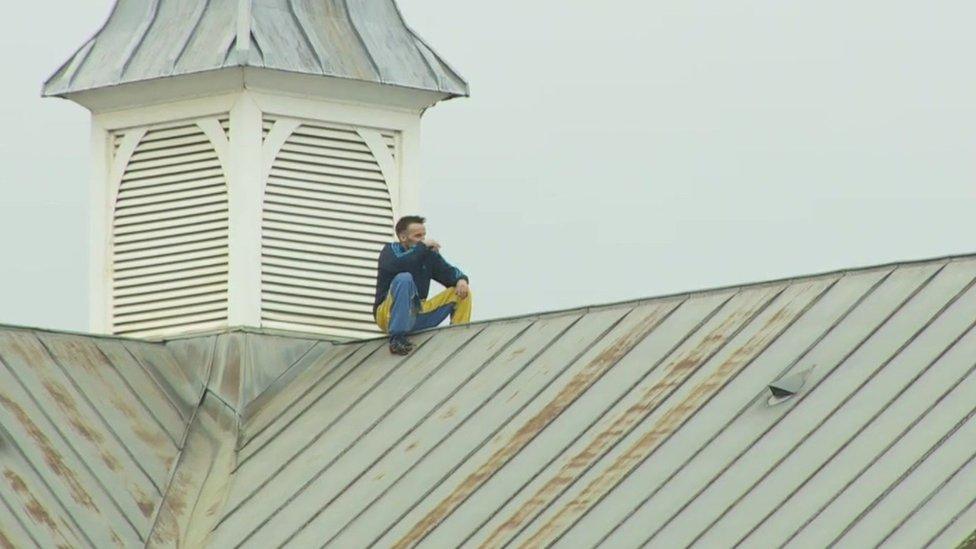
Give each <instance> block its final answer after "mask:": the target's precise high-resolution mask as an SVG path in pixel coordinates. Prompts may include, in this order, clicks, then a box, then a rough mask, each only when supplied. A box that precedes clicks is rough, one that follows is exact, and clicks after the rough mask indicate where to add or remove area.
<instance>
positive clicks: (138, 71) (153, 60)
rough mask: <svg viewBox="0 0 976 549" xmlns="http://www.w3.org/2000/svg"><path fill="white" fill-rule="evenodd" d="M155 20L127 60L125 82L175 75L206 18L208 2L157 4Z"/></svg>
mask: <svg viewBox="0 0 976 549" xmlns="http://www.w3.org/2000/svg"><path fill="white" fill-rule="evenodd" d="M158 2H159V7H158V8H157V10H156V16H155V18H154V19H153V21H152V24H151V25H149V28H148V29H147V31H146V33H145V36H144V37H143V38H142V43H141V44H140V47H138V48H137V49H136V50H135V52H134V53H133V55H132V57H131V58H130V59H129V60H128V62H127V65H126V70H125V72H124V73H123V74H122V78H123V79H124V80H129V81H132V80H145V79H147V78H158V77H160V76H165V75H168V74H170V73H171V72H172V70H173V68H174V67H175V65H176V62H177V60H178V59H179V56H180V54H181V53H182V52H183V51H184V47H186V45H187V42H188V41H189V40H190V38H191V37H192V36H193V33H194V31H196V30H197V29H196V23H197V22H198V21H200V18H201V17H203V10H204V9H205V8H206V7H207V4H208V2H207V0H158Z"/></svg>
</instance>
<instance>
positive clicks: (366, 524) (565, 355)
mask: <svg viewBox="0 0 976 549" xmlns="http://www.w3.org/2000/svg"><path fill="white" fill-rule="evenodd" d="M629 310H630V309H629V308H617V309H608V310H603V311H597V312H593V313H589V314H586V315H585V316H583V318H581V319H580V320H579V321H577V322H575V323H574V324H573V325H572V326H571V327H570V328H569V330H567V331H566V332H562V333H561V334H560V335H559V337H558V339H557V340H556V341H555V342H554V343H553V344H552V345H549V346H547V347H546V348H545V349H544V350H543V352H542V353H541V354H539V355H538V356H537V357H535V358H534V360H533V361H532V362H531V364H530V366H531V367H529V368H525V369H523V370H522V371H520V372H518V374H517V375H516V376H514V377H513V378H511V379H510V380H508V381H507V382H506V383H505V384H504V385H503V386H502V388H501V390H500V391H499V392H497V394H495V395H494V396H492V398H491V399H490V400H489V401H488V402H487V403H486V404H485V405H484V406H482V407H479V408H476V409H475V411H474V413H472V414H470V415H469V416H468V417H467V418H466V419H465V421H464V422H462V423H460V425H458V426H456V427H453V428H452V430H450V431H448V433H447V434H446V436H444V437H443V438H442V439H441V440H440V441H439V442H438V443H437V444H436V446H434V447H433V449H432V450H431V451H430V452H428V453H426V454H425V455H423V456H421V457H420V458H418V459H417V462H416V463H415V464H413V465H411V466H410V468H408V469H407V470H406V472H405V473H402V474H401V475H400V476H399V477H397V479H396V480H395V481H394V483H393V484H392V485H391V486H390V487H389V488H388V489H386V490H384V491H383V492H382V493H381V494H380V496H379V497H378V498H374V499H372V500H371V501H368V502H363V504H362V506H361V509H359V510H357V511H356V513H355V515H354V517H353V519H352V521H350V522H346V523H345V524H342V525H341V527H340V528H339V529H338V533H337V535H335V536H333V537H332V538H331V539H330V540H329V544H330V545H332V546H337V547H348V546H356V545H365V544H367V543H368V542H369V541H370V540H372V539H374V538H376V537H378V536H379V535H381V534H382V533H383V532H384V530H386V529H389V528H391V527H392V526H393V525H394V524H395V523H396V521H397V520H399V518H402V517H403V516H404V515H406V514H407V513H409V512H410V510H411V509H413V508H414V507H415V506H417V505H418V504H420V503H421V502H422V501H423V500H424V499H425V498H426V497H428V496H429V495H431V494H432V493H434V492H437V491H438V487H440V486H444V483H445V481H448V480H449V479H452V478H453V479H457V478H458V477H459V475H462V474H466V472H467V471H470V470H471V469H473V461H472V457H473V456H475V455H476V454H478V453H479V452H482V455H484V453H485V452H489V451H491V447H493V446H494V447H495V448H497V446H498V445H499V443H500V442H501V441H502V440H503V435H502V430H503V429H504V428H505V427H506V425H508V424H509V423H510V422H512V421H513V420H514V419H515V418H516V416H518V415H520V414H522V413H523V412H524V411H525V410H526V409H527V408H528V407H529V406H530V405H532V404H533V403H534V402H535V401H536V399H537V397H538V396H539V395H540V394H542V393H545V392H547V391H550V392H551V390H552V389H551V388H553V387H560V386H562V384H564V382H565V380H566V379H569V378H571V377H572V376H574V375H575V374H577V373H579V371H580V369H582V367H583V365H584V364H585V362H584V361H582V360H580V359H581V357H582V356H583V355H584V354H586V353H587V352H588V351H589V352H590V353H591V354H592V355H595V354H597V353H599V351H600V350H602V349H603V347H602V346H601V343H602V340H603V336H604V335H606V333H607V332H608V331H610V330H612V329H613V328H614V327H615V326H617V325H618V324H619V323H620V321H621V319H622V318H623V317H624V316H625V315H626V314H627V313H628V312H629ZM594 347H596V349H595V350H594ZM560 381H562V382H563V383H560ZM465 464H468V468H467V469H465ZM462 478H463V477H462ZM447 488H448V486H444V488H442V489H441V491H440V493H444V490H446V489H447Z"/></svg>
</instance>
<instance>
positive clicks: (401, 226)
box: [396, 215, 427, 236]
mask: <svg viewBox="0 0 976 549" xmlns="http://www.w3.org/2000/svg"><path fill="white" fill-rule="evenodd" d="M426 222H427V220H426V219H424V218H423V217H420V216H419V215H405V216H403V217H401V218H400V221H397V222H396V234H397V236H400V234H402V233H403V231H406V230H407V227H409V226H410V224H411V223H420V224H421V225H423V224H424V223H426Z"/></svg>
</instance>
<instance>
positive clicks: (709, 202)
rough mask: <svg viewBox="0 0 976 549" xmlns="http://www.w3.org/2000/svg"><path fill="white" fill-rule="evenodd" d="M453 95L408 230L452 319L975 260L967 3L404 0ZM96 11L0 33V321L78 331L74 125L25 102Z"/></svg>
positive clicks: (436, 128) (27, 20)
mask: <svg viewBox="0 0 976 549" xmlns="http://www.w3.org/2000/svg"><path fill="white" fill-rule="evenodd" d="M400 6H401V8H402V10H403V12H404V15H405V16H406V18H407V19H408V22H409V23H410V24H411V25H412V26H413V27H414V29H415V30H417V31H418V33H420V34H421V35H422V36H424V38H425V39H427V41H428V42H430V43H431V44H432V45H433V46H434V47H435V48H436V49H437V50H438V52H440V53H441V54H442V55H443V56H444V57H445V58H446V59H448V60H449V61H450V62H451V63H452V64H453V65H454V66H455V68H457V69H458V70H459V71H460V72H461V74H462V75H463V76H464V77H466V78H467V80H468V82H469V83H470V85H471V90H472V94H471V97H470V98H468V99H458V100H453V101H449V102H447V103H444V104H441V105H439V106H437V107H435V108H434V109H432V110H430V111H428V113H427V114H426V115H425V119H424V142H423V143H424V145H423V170H424V186H423V189H422V200H423V204H424V211H423V212H422V213H423V214H425V215H427V216H428V218H429V223H428V232H429V233H430V235H431V236H432V237H434V238H437V239H439V240H440V241H441V242H442V244H443V245H444V250H443V251H444V254H445V256H446V257H447V258H448V259H449V260H451V261H452V262H454V263H455V264H457V265H459V266H460V267H461V268H462V269H464V270H465V271H466V272H468V273H469V274H470V276H471V280H472V288H473V290H474V291H475V292H476V294H477V301H476V305H475V318H476V319H484V318H493V317H499V316H509V315H516V314H524V313H531V312H538V311H543V310H551V309H558V308H565V307H571V306H578V305H588V304H597V303H604V302H609V301H617V300H623V299H632V298H641V297H650V296H654V295H660V294H665V293H673V292H679V291H685V290H693V289H701V288H707V287H713V286H723V285H729V284H738V283H744V282H750V281H758V280H764V279H770V278H778V277H785V276H794V275H802V274H808V273H813V272H819V271H824V270H831V269H839V268H847V267H855V266H863V265H870V264H876V263H883V262H889V261H898V260H906V259H919V258H927V257H934V256H940V255H946V254H959V253H969V252H973V251H976V154H974V153H976V71H974V70H973V69H972V53H973V52H974V51H976V33H973V32H972V22H973V21H974V20H976V4H973V3H972V2H965V1H962V0H959V1H953V0H947V1H940V2H922V1H921V0H916V1H912V2H905V1H899V0H885V1H881V0H868V1H853V2H852V1H850V0H845V1H839V0H817V1H812V0H803V1H795V2H783V1H781V0H713V1H708V2H704V1H696V0H686V1H681V2H678V1H672V2H663V1H658V0H642V1H637V0H630V1H628V2H621V1H609V2H593V1H582V0H562V1H555V0H533V1H531V2H526V1H519V2H516V1H513V0H499V1H495V2H490V3H486V2H470V1H466V0H450V1H448V0H424V1H421V0H401V2H400ZM110 8H111V2H110V1H109V0H87V1H84V2H66V1H62V2H21V3H18V6H17V11H16V12H15V13H14V12H11V13H10V14H8V16H7V17H4V18H2V19H0V41H2V47H3V51H4V52H5V54H4V62H3V68H4V77H3V80H2V81H3V85H2V86H0V109H2V115H0V116H2V120H3V122H4V129H3V132H2V134H0V135H2V137H0V193H2V199H0V249H2V252H3V253H2V255H0V323H8V324H22V325H31V326H40V327H51V328H60V329H70V330H85V329H86V328H87V326H86V322H87V320H86V318H87V316H86V315H87V307H88V302H87V282H86V276H87V260H88V259H87V258H88V255H87V219H86V216H87V178H88V170H89V167H88V113H87V111H85V110H84V109H83V108H82V107H79V106H77V105H74V104H72V103H69V102H67V101H63V100H58V99H46V100H41V99H40V98H39V90H40V85H41V83H42V81H43V80H44V79H45V78H46V77H47V76H49V75H50V74H51V73H52V72H53V71H54V70H55V69H56V68H57V67H58V66H59V65H60V64H61V62H63V61H64V60H66V59H67V58H68V56H69V55H70V54H71V53H72V52H73V51H74V50H75V49H76V48H77V47H78V46H79V45H80V44H81V43H82V42H83V41H84V40H85V39H86V38H87V37H88V36H90V35H91V34H92V33H93V32H94V31H95V29H97V28H98V26H99V25H101V23H102V22H103V21H104V19H105V18H106V16H107V14H108V11H109V9H110Z"/></svg>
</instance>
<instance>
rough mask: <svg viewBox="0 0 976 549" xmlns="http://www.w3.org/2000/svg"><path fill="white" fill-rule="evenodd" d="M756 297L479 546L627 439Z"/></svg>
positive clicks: (506, 531) (491, 542) (497, 540)
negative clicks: (634, 428) (622, 440)
mask: <svg viewBox="0 0 976 549" xmlns="http://www.w3.org/2000/svg"><path fill="white" fill-rule="evenodd" d="M757 297H758V299H753V300H752V301H751V302H750V303H749V304H748V305H747V306H745V307H742V308H740V309H737V310H736V311H734V312H733V313H732V314H730V315H728V316H727V317H726V318H725V319H724V320H722V322H720V323H719V324H718V326H716V327H715V328H714V329H712V330H711V331H710V332H709V333H708V334H707V335H706V336H705V337H703V338H702V340H701V342H700V343H698V345H696V346H694V347H693V348H691V349H688V350H687V351H685V352H684V353H681V354H680V355H678V356H677V357H674V358H672V359H671V360H670V361H669V362H668V365H667V366H665V371H666V374H665V375H664V376H663V378H662V379H660V380H659V381H657V382H656V383H654V384H653V385H652V386H651V387H649V388H648V389H647V390H646V391H645V392H644V394H643V395H642V396H641V398H640V400H639V401H638V402H637V403H635V404H634V405H632V406H630V407H629V408H627V409H626V410H624V412H623V413H622V414H620V415H619V416H618V417H617V418H616V419H615V420H614V421H613V422H612V423H611V424H610V426H609V427H607V428H606V429H605V430H604V431H602V432H600V433H599V434H597V435H596V437H595V438H594V439H593V440H592V441H591V442H590V443H589V444H588V445H587V446H586V447H585V448H583V450H581V451H580V452H579V453H577V454H576V455H575V456H573V458H572V459H570V461H569V462H568V463H566V464H565V465H564V466H563V467H562V469H561V470H560V471H559V472H558V473H557V474H556V475H555V476H553V477H552V478H551V479H550V480H549V481H548V482H546V484H544V485H543V486H542V487H541V488H539V489H538V490H537V491H536V493H535V494H533V495H532V497H531V498H529V500H528V501H527V502H526V503H525V504H524V505H523V506H522V507H521V508H519V509H517V510H516V511H515V512H514V513H513V514H512V516H511V517H509V518H508V520H506V521H505V522H503V523H502V524H501V525H500V526H499V527H498V528H497V529H496V530H495V531H494V532H493V533H492V534H491V536H489V537H488V539H487V540H486V541H485V542H484V543H483V545H482V546H483V547H499V546H501V545H503V544H504V543H505V542H506V540H507V539H508V538H509V537H510V536H512V535H514V534H515V531H516V530H517V529H518V527H519V526H521V525H522V524H524V523H525V522H526V521H528V520H530V519H531V518H532V517H534V516H535V515H536V514H537V513H538V512H539V511H540V510H542V509H543V508H544V507H546V506H547V505H549V504H550V503H551V502H552V501H553V500H554V499H556V498H557V497H558V496H559V494H561V493H562V490H563V488H565V487H566V486H568V485H569V484H571V483H573V482H575V481H576V479H577V478H579V476H580V475H582V474H583V473H584V472H585V471H586V470H587V468H588V467H589V466H590V465H592V464H593V463H594V462H596V461H597V460H598V459H599V458H600V457H602V456H603V455H604V453H605V452H607V451H608V450H609V449H610V448H611V447H612V446H613V445H615V444H616V443H617V442H619V441H620V440H621V439H622V438H624V437H625V436H627V434H628V433H630V431H631V430H632V429H633V427H634V426H636V425H637V424H638V423H640V422H641V421H643V420H644V419H645V418H647V416H648V415H649V414H650V413H651V412H652V411H653V410H654V409H656V408H657V406H658V405H659V404H660V403H661V402H663V401H664V400H665V399H667V398H668V397H670V396H671V394H673V393H674V391H675V390H676V389H677V388H678V387H679V386H680V385H681V384H682V383H684V382H685V380H687V379H688V378H689V377H690V376H691V374H692V373H694V371H695V370H696V369H697V368H698V366H700V365H701V363H702V361H703V360H705V359H706V358H708V357H710V356H712V354H713V353H714V352H716V351H717V350H718V349H719V348H721V346H723V345H724V344H725V343H726V341H727V340H728V338H729V337H731V336H732V335H733V334H735V333H736V331H737V330H738V329H739V328H740V326H741V325H742V324H743V323H744V322H747V321H748V320H749V319H750V318H752V317H753V315H755V314H756V312H757V311H759V310H760V309H761V308H762V307H763V306H764V305H765V304H766V303H767V302H768V301H769V299H770V294H769V293H768V292H763V293H762V294H759V295H758V296H757Z"/></svg>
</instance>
